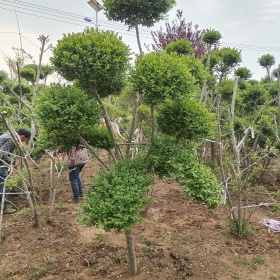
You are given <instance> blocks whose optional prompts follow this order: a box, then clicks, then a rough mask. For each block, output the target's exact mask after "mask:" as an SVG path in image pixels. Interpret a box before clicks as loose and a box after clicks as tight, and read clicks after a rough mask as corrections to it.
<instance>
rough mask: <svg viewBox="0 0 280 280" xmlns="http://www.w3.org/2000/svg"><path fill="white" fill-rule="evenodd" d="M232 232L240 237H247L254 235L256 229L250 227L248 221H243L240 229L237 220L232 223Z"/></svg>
mask: <svg viewBox="0 0 280 280" xmlns="http://www.w3.org/2000/svg"><path fill="white" fill-rule="evenodd" d="M230 228H231V232H232V233H233V234H234V235H235V236H238V237H246V236H247V235H248V234H253V233H254V232H255V229H254V228H253V227H252V226H250V224H249V222H248V221H243V224H242V228H241V229H240V228H239V225H238V222H237V220H231V221H230Z"/></svg>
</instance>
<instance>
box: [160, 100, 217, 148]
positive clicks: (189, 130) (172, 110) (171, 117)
mask: <svg viewBox="0 0 280 280" xmlns="http://www.w3.org/2000/svg"><path fill="white" fill-rule="evenodd" d="M157 123H158V129H159V131H160V132H162V133H164V134H167V135H169V136H174V137H175V138H176V140H177V143H178V142H179V141H180V140H188V141H197V140H199V139H204V138H207V137H208V136H209V133H210V132H211V130H213V128H214V125H215V116H214V115H213V114H210V113H208V111H207V109H206V108H205V107H204V106H203V105H202V104H201V103H198V102H197V101H196V100H195V99H192V98H188V97H185V98H175V99H173V100H171V99H168V100H166V101H165V102H164V103H163V104H162V105H161V106H160V110H159V112H158V115H157Z"/></svg>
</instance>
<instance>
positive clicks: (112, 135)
mask: <svg viewBox="0 0 280 280" xmlns="http://www.w3.org/2000/svg"><path fill="white" fill-rule="evenodd" d="M91 90H92V92H93V94H94V96H95V98H96V100H97V102H98V104H99V105H100V107H101V109H102V111H103V113H104V119H105V122H106V125H107V128H108V130H109V133H110V135H111V137H112V141H113V145H114V148H115V152H116V157H117V159H120V158H121V157H122V156H121V152H120V148H119V145H118V143H117V140H116V137H115V134H114V131H113V127H112V124H111V120H110V117H109V115H108V112H107V110H106V108H105V106H104V104H103V102H102V100H101V98H100V96H99V94H98V92H97V90H96V88H95V87H93V86H92V87H91Z"/></svg>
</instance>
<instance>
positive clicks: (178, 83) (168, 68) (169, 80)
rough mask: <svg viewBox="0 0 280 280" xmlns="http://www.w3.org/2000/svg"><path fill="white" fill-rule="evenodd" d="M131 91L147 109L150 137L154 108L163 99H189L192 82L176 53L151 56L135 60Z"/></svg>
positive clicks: (192, 88)
mask: <svg viewBox="0 0 280 280" xmlns="http://www.w3.org/2000/svg"><path fill="white" fill-rule="evenodd" d="M132 84H133V87H134V89H135V90H138V91H139V92H140V94H143V97H144V102H145V103H146V104H148V105H149V106H150V108H151V123H152V135H154V133H155V126H154V107H155V106H156V105H158V104H160V103H161V102H163V101H164V100H165V99H166V98H175V97H176V96H181V95H192V94H194V92H195V79H194V77H193V76H192V75H191V73H190V69H189V68H188V67H187V64H185V63H184V60H183V58H181V57H180V56H178V55H177V54H176V53H171V54H167V53H166V52H163V51H161V52H153V53H149V54H146V55H142V56H139V57H138V59H137V61H136V67H135V71H134V72H133V74H132Z"/></svg>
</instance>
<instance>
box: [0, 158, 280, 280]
mask: <svg viewBox="0 0 280 280" xmlns="http://www.w3.org/2000/svg"><path fill="white" fill-rule="evenodd" d="M97 172H98V167H97V165H96V163H95V162H94V161H91V162H90V163H89V164H87V165H86V167H85V170H84V172H83V181H84V182H85V189H86V188H88V186H87V184H86V182H87V181H88V180H94V176H96V173H97ZM63 176H64V177H63V179H62V180H61V183H60V185H59V188H58V192H57V196H56V202H55V207H54V210H53V212H52V215H51V219H50V222H49V223H42V225H41V227H40V228H34V227H33V226H32V222H31V221H30V219H29V218H30V213H28V211H19V212H18V213H17V214H15V215H4V221H3V233H4V237H3V240H2V242H1V244H0V245H1V249H0V250H1V251H0V261H1V262H0V279H1V280H8V279H20V280H25V279H30V280H31V279H45V280H47V279H63V280H66V279H81V280H84V279H85V280H87V279H149V280H153V279H155V280H158V279H196V280H199V279H201V280H204V279H208V280H214V279H215V280H217V279H218V280H230V279H248V280H249V279H253V280H257V279H262V280H265V279H280V258H279V251H280V235H279V233H273V232H271V231H270V230H268V229H267V228H266V227H264V226H263V225H262V224H261V221H262V219H263V218H265V217H271V215H273V213H274V216H273V219H275V220H280V215H279V212H277V211H276V209H274V208H273V207H272V206H268V207H259V208H256V212H255V213H254V214H253V216H252V218H251V219H250V226H251V230H250V233H249V234H248V236H247V237H246V238H244V239H238V238H236V237H235V236H233V235H232V233H231V231H230V228H229V222H228V209H227V207H226V206H223V205H221V206H220V207H219V208H218V209H209V208H208V207H206V206H205V205H200V204H197V203H196V202H194V201H193V200H192V199H184V198H182V195H183V190H182V188H181V187H180V186H178V185H177V184H176V183H174V182H172V181H171V180H167V179H165V180H162V181H157V182H155V184H154V186H153V189H152V191H151V196H152V198H153V200H152V202H151V203H150V204H149V205H148V207H147V209H146V211H145V212H144V213H143V218H144V222H143V223H142V224H139V225H137V226H136V227H135V228H134V238H135V247H136V255H137V265H138V274H137V275H136V276H133V277H130V276H129V274H128V264H127V251H126V242H125V236H124V234H123V233H120V234H118V233H116V232H105V231H104V230H102V229H99V228H95V227H86V226H85V225H82V224H80V223H79V222H78V220H77V217H78V216H79V215H81V214H82V210H81V209H80V207H79V204H73V203H69V202H68V200H69V199H70V198H71V189H70V184H69V182H68V178H67V173H66V174H64V175H63ZM43 178H44V180H45V184H44V185H45V187H46V188H49V178H48V176H47V175H46V176H44V177H43ZM47 193H48V192H47V191H46V192H45V194H46V197H45V199H46V201H47V200H48V196H47ZM10 198H11V201H12V202H13V203H14V204H15V205H16V206H18V207H19V208H20V209H21V208H23V207H25V206H27V203H26V197H25V196H24V195H17V196H13V197H11V196H10ZM254 202H256V201H252V203H254ZM41 211H43V210H41Z"/></svg>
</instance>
